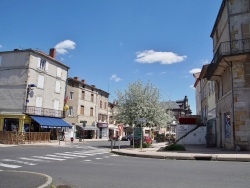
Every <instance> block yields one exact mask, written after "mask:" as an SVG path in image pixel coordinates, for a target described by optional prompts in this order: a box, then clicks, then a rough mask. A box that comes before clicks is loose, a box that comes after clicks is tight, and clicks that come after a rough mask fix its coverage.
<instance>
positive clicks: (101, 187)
mask: <svg viewBox="0 0 250 188" xmlns="http://www.w3.org/2000/svg"><path fill="white" fill-rule="evenodd" d="M121 143H122V144H123V146H122V147H124V146H125V145H128V142H121ZM107 147H110V142H102V143H101V142H90V143H88V144H77V145H76V144H74V145H72V146H67V147H64V146H57V147H52V146H45V147H43V146H39V147H36V146H18V147H10V148H0V150H1V155H0V170H10V169H12V170H13V169H14V170H20V171H32V172H38V173H44V174H48V175H49V176H51V177H52V178H53V182H54V184H55V185H69V186H71V187H73V188H112V187H115V188H133V187H137V188H141V187H142V188H166V187H169V188H180V187H184V188H196V187H197V188H213V187H214V188H236V187H237V188H241V187H242V188H243V187H244V188H245V187H249V183H250V179H249V177H250V163H247V162H218V161H185V160H183V161H182V160H160V159H147V158H136V157H127V156H118V155H114V154H112V153H110V152H109V149H107ZM0 180H1V177H0ZM0 187H1V186H0Z"/></svg>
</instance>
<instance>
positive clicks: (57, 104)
mask: <svg viewBox="0 0 250 188" xmlns="http://www.w3.org/2000/svg"><path fill="white" fill-rule="evenodd" d="M54 109H55V110H58V109H59V101H58V100H54Z"/></svg>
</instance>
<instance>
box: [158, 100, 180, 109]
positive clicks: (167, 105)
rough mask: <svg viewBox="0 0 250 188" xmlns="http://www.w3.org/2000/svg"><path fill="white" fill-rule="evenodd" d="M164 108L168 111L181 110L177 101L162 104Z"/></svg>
mask: <svg viewBox="0 0 250 188" xmlns="http://www.w3.org/2000/svg"><path fill="white" fill-rule="evenodd" d="M161 104H162V106H163V107H164V108H166V109H180V107H179V105H178V104H177V103H176V102H175V101H166V102H165V101H164V102H161Z"/></svg>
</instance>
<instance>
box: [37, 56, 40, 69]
mask: <svg viewBox="0 0 250 188" xmlns="http://www.w3.org/2000/svg"><path fill="white" fill-rule="evenodd" d="M40 63H41V58H40V57H38V58H37V68H40Z"/></svg>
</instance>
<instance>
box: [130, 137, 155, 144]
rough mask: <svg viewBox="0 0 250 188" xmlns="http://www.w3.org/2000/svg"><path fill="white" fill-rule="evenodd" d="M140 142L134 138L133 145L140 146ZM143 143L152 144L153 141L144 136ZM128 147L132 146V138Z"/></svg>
mask: <svg viewBox="0 0 250 188" xmlns="http://www.w3.org/2000/svg"><path fill="white" fill-rule="evenodd" d="M140 140H141V139H140V138H135V145H136V144H140ZM143 143H147V144H152V143H153V140H152V139H151V138H150V137H148V136H144V138H143ZM130 145H133V138H132V139H131V141H130Z"/></svg>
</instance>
